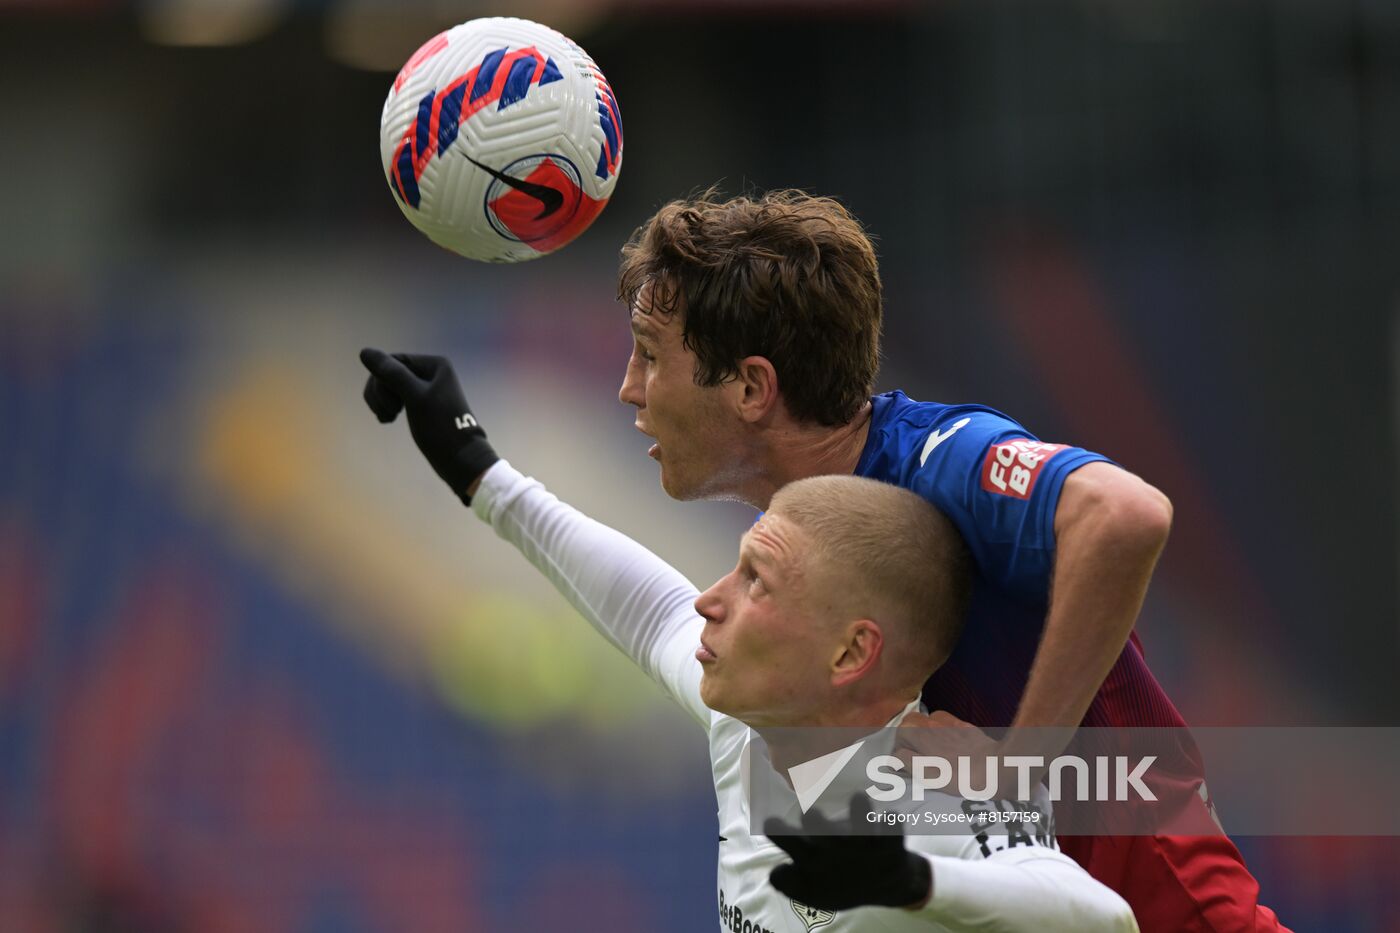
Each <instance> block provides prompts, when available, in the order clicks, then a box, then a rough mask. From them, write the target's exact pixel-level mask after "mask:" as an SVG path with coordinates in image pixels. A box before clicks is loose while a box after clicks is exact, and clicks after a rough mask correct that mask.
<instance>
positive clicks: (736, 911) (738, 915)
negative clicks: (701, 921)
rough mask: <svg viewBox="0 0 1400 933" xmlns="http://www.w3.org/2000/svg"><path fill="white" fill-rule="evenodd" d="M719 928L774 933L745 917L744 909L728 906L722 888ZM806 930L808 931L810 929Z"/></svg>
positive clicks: (730, 931)
mask: <svg viewBox="0 0 1400 933" xmlns="http://www.w3.org/2000/svg"><path fill="white" fill-rule="evenodd" d="M798 916H801V914H799V915H798ZM833 916H834V915H833ZM804 922H805V921H804ZM719 928H720V929H721V930H728V931H729V933H774V931H773V930H770V929H769V928H768V927H766V926H763V925H762V924H760V923H757V922H755V921H754V919H753V917H750V916H746V915H745V914H744V909H743V908H742V907H740V906H739V905H738V904H730V903H729V902H728V901H727V900H726V899H725V896H724V888H720V889H719ZM807 929H809V930H810V929H811V927H810V926H809V927H808V928H807Z"/></svg>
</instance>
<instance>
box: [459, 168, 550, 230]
mask: <svg viewBox="0 0 1400 933" xmlns="http://www.w3.org/2000/svg"><path fill="white" fill-rule="evenodd" d="M464 154H465V153H464ZM467 161H468V162H470V163H471V164H472V165H475V166H476V167H477V168H479V169H481V170H482V171H483V172H487V173H489V174H490V175H491V177H493V178H495V179H496V180H497V181H499V182H500V183H501V184H503V185H509V186H510V187H512V188H514V189H515V190H516V191H519V192H520V193H521V194H523V195H526V196H528V197H531V198H534V199H535V200H536V201H539V202H540V208H541V210H540V212H539V213H538V214H536V215H535V219H536V220H544V219H545V218H546V217H548V216H549V215H550V214H553V213H554V212H555V211H557V210H559V208H561V207H563V206H564V196H563V195H562V194H560V193H559V192H558V191H556V190H554V189H553V188H551V187H549V185H537V184H535V183H534V182H533V181H525V180H524V179H522V178H511V177H510V176H509V175H507V174H506V173H505V172H498V171H496V170H495V169H494V168H491V167H490V166H487V165H482V164H481V163H480V162H478V161H476V159H473V158H472V157H471V156H467Z"/></svg>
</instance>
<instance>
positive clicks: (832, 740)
mask: <svg viewBox="0 0 1400 933" xmlns="http://www.w3.org/2000/svg"><path fill="white" fill-rule="evenodd" d="M908 705H909V699H908V698H885V699H879V700H875V701H873V702H871V703H867V704H855V705H851V704H848V703H844V702H843V703H842V704H839V705H835V706H833V708H831V709H830V710H825V711H822V712H820V713H818V714H816V715H812V716H806V717H803V719H802V720H801V721H800V722H790V723H784V724H783V725H781V726H778V725H774V724H769V725H763V726H760V725H752V724H751V725H752V728H753V730H754V731H755V732H757V733H758V734H759V735H761V736H762V737H763V741H764V743H765V744H767V746H768V754H769V758H770V760H771V761H772V762H773V764H774V765H775V766H776V767H777V768H778V771H779V773H780V774H786V773H787V769H789V768H791V767H793V766H795V765H800V764H802V763H803V762H805V761H811V760H812V759H813V758H818V757H820V756H822V755H825V754H827V753H829V752H833V751H835V750H836V749H837V748H842V747H845V746H847V745H850V744H851V743H852V741H854V740H855V738H856V736H855V735H854V734H853V733H848V732H832V731H828V730H835V729H842V730H844V729H852V730H854V729H864V730H867V731H869V732H874V731H876V730H878V729H883V728H884V727H886V726H888V725H889V724H890V723H891V722H892V721H893V720H894V718H895V717H896V716H898V715H899V714H900V713H901V712H903V711H904V708H905V707H906V706H908Z"/></svg>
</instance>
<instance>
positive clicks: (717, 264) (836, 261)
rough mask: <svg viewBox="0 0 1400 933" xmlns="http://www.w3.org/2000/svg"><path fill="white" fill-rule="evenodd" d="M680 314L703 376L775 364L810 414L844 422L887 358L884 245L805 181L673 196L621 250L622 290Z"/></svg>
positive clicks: (652, 307) (704, 381) (794, 402)
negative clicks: (759, 362)
mask: <svg viewBox="0 0 1400 933" xmlns="http://www.w3.org/2000/svg"><path fill="white" fill-rule="evenodd" d="M647 283H651V295H650V299H651V300H650V304H649V307H647V308H638V310H639V311H643V312H644V313H648V314H654V313H660V314H664V315H672V314H676V313H681V314H682V315H683V321H684V325H685V327H684V331H683V333H684V340H685V346H686V347H687V348H688V349H690V350H692V351H694V353H695V355H696V358H697V360H698V363H697V366H696V372H695V381H696V384H697V385H702V386H713V385H719V384H720V383H722V382H724V381H726V380H728V379H731V378H733V377H734V376H736V375H737V374H738V365H737V364H738V362H739V361H740V360H741V359H743V358H744V357H746V356H762V357H765V358H767V359H768V360H769V362H771V363H772V364H773V368H774V370H776V372H777V374H778V387H779V389H780V390H781V392H782V396H783V400H784V401H785V402H786V403H787V406H788V410H789V411H790V412H791V413H792V415H793V416H794V417H795V418H797V419H798V420H801V421H815V422H817V423H819V424H823V425H839V424H845V423H846V422H848V421H850V420H851V419H852V418H854V417H855V415H856V413H857V412H858V411H859V410H860V408H861V406H862V405H864V404H865V402H866V400H867V399H868V398H869V397H870V392H871V389H872V387H873V386H874V384H875V373H876V371H877V370H878V369H879V365H880V316H881V308H882V289H881V285H880V269H879V263H878V262H877V260H876V258H875V248H874V246H873V245H872V244H871V242H870V237H869V236H867V235H866V233H865V230H864V229H863V228H862V227H861V224H860V221H858V220H856V218H855V217H854V216H852V214H851V213H850V211H848V210H846V208H845V207H844V206H842V205H841V204H840V203H839V202H837V201H835V200H833V199H831V198H823V197H816V196H813V195H810V194H807V193H806V192H803V191H797V190H781V191H770V192H768V193H767V194H765V195H763V196H762V197H758V198H748V197H737V198H731V199H729V200H721V199H720V197H719V195H718V194H717V192H716V191H715V190H714V189H713V188H712V189H710V190H709V191H706V192H704V193H703V194H701V195H699V196H698V197H695V198H690V199H685V200H678V201H672V202H671V203H669V204H667V205H665V206H664V207H662V208H661V209H660V210H659V211H657V212H656V214H655V215H653V216H652V217H651V219H649V220H648V221H647V222H646V223H644V224H642V225H641V226H640V227H638V228H637V230H636V232H634V233H633V234H632V236H631V238H630V239H629V240H628V241H627V244H626V245H625V246H624V247H623V248H622V265H621V269H620V270H619V272H618V298H619V299H621V300H622V301H624V302H626V304H627V306H628V308H629V312H630V309H632V308H634V307H638V306H637V296H638V293H639V292H640V291H641V289H642V287H643V286H644V285H646V284H647Z"/></svg>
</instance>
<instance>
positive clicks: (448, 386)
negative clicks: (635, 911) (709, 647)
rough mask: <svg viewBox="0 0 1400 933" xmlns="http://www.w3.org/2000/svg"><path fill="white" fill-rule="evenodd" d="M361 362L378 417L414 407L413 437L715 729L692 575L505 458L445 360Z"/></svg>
mask: <svg viewBox="0 0 1400 933" xmlns="http://www.w3.org/2000/svg"><path fill="white" fill-rule="evenodd" d="M360 361H361V362H362V363H363V364H364V366H365V368H366V369H368V370H369V372H370V376H369V380H368V381H367V382H366V383H365V390H364V397H365V402H366V403H367V404H368V405H369V407H370V410H372V411H373V412H374V413H375V415H376V416H377V417H378V418H379V420H380V421H382V422H386V423H387V422H390V421H393V420H394V419H396V418H397V417H398V415H399V412H400V411H403V412H405V413H406V414H407V416H408V426H409V430H410V432H411V433H412V435H413V440H414V442H415V443H416V444H417V445H418V449H419V450H420V451H421V452H422V454H423V456H424V458H426V459H427V461H428V463H429V465H431V466H432V468H433V471H434V472H436V473H437V474H438V476H439V477H441V478H442V480H443V482H445V483H447V485H448V487H449V488H450V489H451V490H452V491H453V492H454V493H456V494H457V496H458V497H459V498H460V499H461V500H462V501H463V502H464V503H465V504H467V505H469V506H471V507H472V508H473V509H474V510H475V511H476V514H477V515H479V516H480V517H481V518H482V520H483V521H486V522H488V523H489V524H491V526H492V527H494V528H495V529H496V532H497V534H499V535H500V536H501V537H503V538H505V539H506V540H507V541H509V542H510V543H511V544H513V545H515V546H516V547H517V548H518V549H519V550H520V552H521V553H522V554H524V555H525V557H526V558H527V559H528V560H529V561H530V562H531V563H533V564H534V565H535V566H536V567H537V568H539V570H540V572H541V573H543V574H544V575H545V576H546V577H547V578H548V579H549V580H550V582H551V583H553V584H554V586H555V588H556V589H558V590H559V592H560V593H562V594H563V595H564V598H565V599H567V600H568V601H569V602H570V603H572V604H573V606H574V608H576V609H577V610H578V611H579V612H581V613H582V614H583V616H584V618H586V619H587V620H588V621H589V622H591V623H592V624H593V626H594V628H596V629H598V631H600V632H601V633H603V635H604V636H605V637H606V638H607V639H608V640H609V641H611V642H612V643H613V644H614V645H616V646H617V647H618V648H620V649H622V651H623V652H625V653H626V654H627V655H628V656H629V657H630V658H632V660H633V661H635V662H636V663H637V664H638V665H639V666H640V667H641V668H642V670H644V671H646V673H647V674H648V675H650V676H651V677H652V678H653V679H654V680H656V681H658V682H659V683H660V684H661V685H662V686H663V687H664V688H665V689H666V690H667V691H668V692H669V693H670V694H671V695H672V696H673V697H674V698H675V699H676V701H677V702H678V703H680V705H681V707H682V708H683V709H684V710H685V711H686V712H688V713H690V714H691V715H692V716H694V717H695V719H696V720H697V721H699V722H700V724H701V725H702V726H704V727H705V728H706V729H708V728H709V724H710V711H709V709H707V708H706V707H705V705H704V703H702V702H701V700H700V662H699V661H697V660H696V659H695V649H696V647H697V646H698V645H699V643H700V629H701V628H702V627H703V625H704V622H703V620H701V619H700V617H699V616H698V615H696V613H695V609H694V606H693V603H694V601H695V597H696V596H698V595H699V592H698V591H697V590H696V589H695V587H694V586H693V585H692V584H691V583H690V581H688V580H687V579H686V578H685V577H684V576H682V575H681V574H680V573H679V572H677V571H676V570H675V569H674V568H672V567H671V566H670V565H669V564H667V563H666V562H665V561H663V560H662V559H661V558H659V557H657V556H656V555H655V554H652V553H651V552H650V551H648V550H647V549H646V548H644V547H642V546H641V545H640V544H637V543H636V542H635V541H633V540H632V539H630V538H628V537H627V536H626V535H623V534H622V533H620V532H617V531H614V530H613V529H611V528H609V527H607V526H606V525H602V524H600V523H598V522H595V521H593V520H592V519H590V518H588V517H587V516H586V515H584V514H583V513H581V512H579V511H578V510H577V509H574V508H572V507H570V506H568V505H565V504H564V503H562V502H560V501H559V500H558V499H557V498H555V497H554V496H553V495H552V494H550V493H549V492H548V491H547V490H545V488H544V487H543V486H542V485H540V484H539V483H538V482H536V481H535V480H533V479H530V478H528V477H526V476H523V475H521V474H520V473H519V472H518V471H516V470H514V469H512V468H511V466H510V464H508V463H506V462H505V461H503V460H501V459H500V457H498V456H497V454H496V451H495V450H494V449H492V447H491V445H490V443H489V442H487V440H486V432H485V431H484V430H483V429H482V427H481V425H480V423H479V422H478V421H477V419H476V416H475V415H473V414H472V411H471V408H470V407H468V405H467V400H466V397H465V396H464V395H463V394H462V388H461V385H460V384H459V383H458V381H457V375H456V373H454V372H453V371H452V364H451V363H449V362H448V361H447V360H446V359H443V358H442V357H438V356H417V355H411V354H405V353H397V354H394V355H392V356H391V355H389V354H387V353H384V352H383V351H380V350H373V349H366V350H364V351H362V352H361V354H360Z"/></svg>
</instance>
